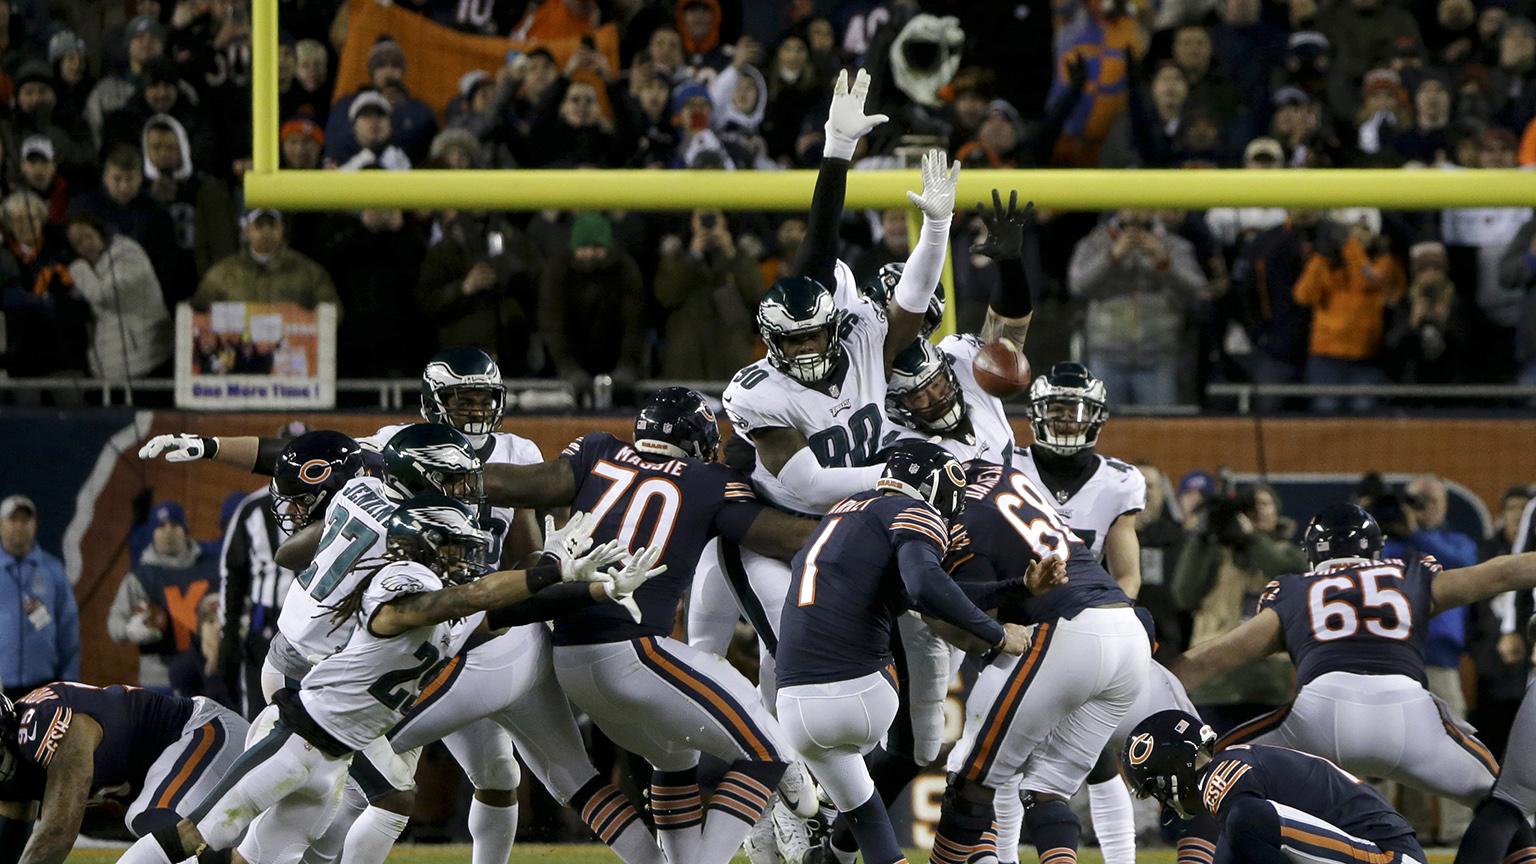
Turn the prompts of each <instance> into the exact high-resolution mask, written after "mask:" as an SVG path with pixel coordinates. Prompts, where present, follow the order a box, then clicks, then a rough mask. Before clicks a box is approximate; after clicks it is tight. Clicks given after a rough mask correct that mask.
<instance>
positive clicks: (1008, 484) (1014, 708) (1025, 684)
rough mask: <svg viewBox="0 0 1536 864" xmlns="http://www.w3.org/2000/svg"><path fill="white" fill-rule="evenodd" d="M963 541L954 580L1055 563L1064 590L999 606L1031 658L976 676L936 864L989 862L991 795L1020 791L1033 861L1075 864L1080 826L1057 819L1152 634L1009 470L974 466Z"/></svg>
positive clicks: (1044, 501)
mask: <svg viewBox="0 0 1536 864" xmlns="http://www.w3.org/2000/svg"><path fill="white" fill-rule="evenodd" d="M966 479H967V487H966V497H967V504H966V508H965V512H964V513H963V514H962V516H961V520H960V522H961V525H962V526H963V527H964V529H965V530H964V534H963V537H962V538H961V539H960V541H959V542H956V544H955V548H954V549H953V550H952V551H951V560H950V562H949V567H950V569H951V572H952V573H954V574H955V578H956V580H957V581H965V582H972V581H982V582H986V581H995V580H997V579H998V578H1008V577H1014V576H1017V575H1019V574H1020V572H1021V571H1022V568H1024V567H1025V566H1027V565H1028V564H1029V563H1030V562H1032V561H1040V560H1044V559H1046V558H1049V557H1051V556H1057V557H1061V558H1064V559H1065V561H1066V568H1067V581H1066V584H1065V585H1063V586H1061V587H1060V588H1057V589H1056V590H1054V591H1051V592H1050V593H1048V594H1044V595H1041V596H1038V597H1031V598H1028V599H1026V600H1024V601H1023V602H1007V603H1005V604H1004V605H1003V607H1002V608H1001V609H1000V618H1001V620H1005V621H1011V622H1015V623H1021V624H1037V625H1038V629H1037V631H1036V633H1035V636H1034V643H1033V644H1032V645H1031V647H1030V650H1029V651H1028V652H1027V653H1025V654H1024V656H1023V657H1021V658H1019V659H1018V661H1017V662H1016V663H1015V662H1011V661H1012V660H1013V658H999V659H998V660H996V661H994V663H993V664H992V665H993V666H1000V667H1002V668H1003V669H1004V670H1005V671H1003V672H1002V673H1001V674H999V673H997V672H993V673H992V674H989V675H984V676H981V677H978V679H977V681H976V684H975V686H973V687H972V688H971V693H970V695H969V698H968V699H967V700H966V708H965V731H964V733H963V735H962V737H961V740H960V742H959V743H958V744H956V745H955V749H954V750H952V751H951V752H950V761H949V768H950V771H951V779H950V783H949V788H948V789H947V790H946V791H945V794H944V804H943V808H942V811H941V816H940V820H939V829H938V836H937V837H936V839H935V840H934V847H933V857H932V860H933V861H936V862H939V864H962V862H965V861H968V860H970V859H971V856H972V855H975V854H978V853H983V852H984V853H989V854H996V850H995V849H994V846H995V840H996V838H995V836H994V835H992V825H993V802H994V798H995V797H996V794H997V790H998V789H1000V788H1004V787H1005V786H1007V785H1013V784H1017V785H1018V786H1019V788H1021V789H1022V790H1023V800H1022V803H1023V806H1024V814H1023V817H1024V818H1023V821H1024V822H1025V823H1026V824H1027V825H1028V826H1029V832H1030V838H1031V840H1032V841H1033V842H1034V844H1035V847H1036V849H1037V850H1038V851H1039V853H1040V859H1041V860H1042V861H1045V862H1052V864H1065V862H1069V861H1075V860H1076V856H1077V843H1078V833H1079V827H1078V822H1077V817H1076V816H1075V815H1074V814H1073V813H1072V810H1071V808H1070V807H1068V806H1067V799H1068V798H1069V797H1071V795H1072V794H1073V793H1075V792H1076V791H1077V789H1078V787H1080V786H1081V785H1082V784H1083V781H1084V780H1085V779H1086V778H1087V776H1088V773H1089V771H1090V770H1092V768H1093V766H1094V764H1095V763H1096V762H1097V760H1098V757H1099V754H1100V753H1101V752H1102V751H1103V749H1104V746H1105V744H1106V743H1107V742H1108V741H1109V739H1110V736H1111V735H1113V734H1114V731H1115V728H1116V727H1117V726H1118V725H1119V724H1120V722H1121V720H1122V719H1123V718H1124V717H1125V715H1126V714H1127V713H1128V712H1129V711H1130V710H1131V708H1132V706H1133V705H1134V704H1135V703H1136V701H1137V699H1138V698H1139V696H1140V693H1141V691H1142V689H1143V682H1144V681H1145V680H1146V679H1147V677H1148V674H1149V668H1150V665H1151V653H1152V646H1151V639H1150V637H1149V633H1148V628H1147V627H1146V626H1145V624H1144V623H1143V622H1142V620H1141V618H1140V617H1139V616H1138V615H1137V613H1136V612H1135V610H1133V609H1132V608H1131V599H1130V597H1128V596H1127V595H1126V593H1125V592H1124V591H1123V590H1122V589H1121V588H1120V586H1119V585H1118V584H1117V583H1116V582H1115V580H1114V579H1113V578H1112V577H1111V576H1110V575H1109V573H1108V572H1106V571H1105V570H1104V568H1103V566H1102V565H1100V564H1099V561H1098V556H1096V555H1095V554H1094V553H1093V552H1092V551H1091V550H1090V549H1089V547H1088V546H1087V545H1086V544H1085V543H1083V542H1082V541H1081V540H1080V539H1079V538H1078V537H1077V536H1076V534H1074V533H1073V531H1072V529H1071V528H1070V527H1069V526H1068V524H1067V523H1066V521H1065V520H1063V519H1062V517H1061V516H1060V515H1059V514H1058V513H1057V512H1056V510H1055V508H1054V507H1053V506H1052V504H1051V502H1050V500H1049V499H1048V498H1047V497H1046V493H1045V492H1044V491H1043V490H1041V489H1040V488H1039V487H1038V486H1036V485H1035V483H1034V482H1033V481H1031V480H1030V478H1029V476H1028V475H1026V474H1025V473H1024V472H1023V471H1022V470H1020V469H1019V468H1016V467H1015V468H1003V467H1002V466H1000V465H994V464H989V463H985V462H972V463H971V464H970V466H969V470H968V472H967V477H966Z"/></svg>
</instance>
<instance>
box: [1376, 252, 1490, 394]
mask: <svg viewBox="0 0 1536 864" xmlns="http://www.w3.org/2000/svg"><path fill="white" fill-rule="evenodd" d="M1447 271H1448V262H1447V259H1446V254H1445V246H1444V245H1442V244H1441V243H1438V242H1435V241H1426V242H1423V243H1418V244H1415V245H1414V247H1413V249H1412V250H1411V257H1410V272H1411V282H1410V283H1409V285H1408V302H1407V304H1406V308H1402V307H1399V308H1396V309H1393V310H1391V311H1390V312H1389V317H1388V325H1387V333H1386V336H1385V341H1384V348H1385V351H1384V352H1383V353H1384V355H1385V357H1386V358H1387V361H1388V363H1389V371H1391V373H1392V378H1393V380H1395V381H1397V382H1399V383H1403V384H1449V383H1452V382H1455V381H1460V380H1462V379H1463V378H1464V376H1465V374H1466V370H1467V368H1468V367H1467V360H1468V357H1469V356H1470V355H1469V354H1468V353H1467V352H1468V351H1470V350H1471V349H1472V343H1471V341H1470V340H1471V335H1470V333H1469V331H1468V329H1467V324H1466V320H1465V315H1464V314H1463V313H1462V310H1461V300H1460V298H1459V297H1457V292H1456V286H1455V285H1453V284H1451V280H1450V276H1449V275H1448V272H1447Z"/></svg>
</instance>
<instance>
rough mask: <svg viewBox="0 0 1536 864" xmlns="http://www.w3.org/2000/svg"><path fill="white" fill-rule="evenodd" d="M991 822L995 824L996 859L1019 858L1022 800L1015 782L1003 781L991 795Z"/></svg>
mask: <svg viewBox="0 0 1536 864" xmlns="http://www.w3.org/2000/svg"><path fill="white" fill-rule="evenodd" d="M992 822H993V823H994V824H995V825H997V860H999V861H1008V862H1013V861H1018V860H1019V830H1020V829H1021V828H1023V827H1024V802H1023V800H1021V799H1020V798H1019V786H1018V784H1017V783H1004V784H1003V786H1002V788H1001V789H998V790H997V793H996V794H995V795H993V796H992Z"/></svg>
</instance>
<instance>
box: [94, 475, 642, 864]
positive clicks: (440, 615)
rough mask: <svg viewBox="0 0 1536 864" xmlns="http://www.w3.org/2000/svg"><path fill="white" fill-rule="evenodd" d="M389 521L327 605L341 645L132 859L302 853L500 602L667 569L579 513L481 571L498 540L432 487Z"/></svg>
mask: <svg viewBox="0 0 1536 864" xmlns="http://www.w3.org/2000/svg"><path fill="white" fill-rule="evenodd" d="M386 450H388V448H386ZM386 455H387V454H386ZM386 526H387V527H386V538H387V539H386V548H387V552H386V555H385V556H384V560H383V561H382V562H380V563H379V565H378V566H373V567H368V568H365V570H364V572H362V573H361V575H360V576H358V577H356V578H354V579H352V580H350V582H349V584H348V586H347V587H346V589H345V591H344V592H343V593H342V594H340V595H339V599H337V600H336V601H335V602H333V603H331V604H329V605H328V606H326V607H324V610H323V612H324V617H325V619H326V620H327V621H329V622H331V623H333V624H336V625H346V629H347V630H348V633H349V635H348V637H347V642H346V644H345V646H344V647H343V648H342V649H341V650H340V651H338V652H336V653H333V654H330V655H328V656H326V657H325V658H324V659H321V660H320V661H319V662H318V663H317V664H315V666H314V668H313V669H311V670H310V671H309V672H308V673H307V674H306V675H305V676H304V680H303V682H302V683H301V684H300V685H299V687H297V688H294V687H291V686H288V687H284V688H282V689H281V690H279V691H278V692H277V693H275V694H274V699H273V703H274V704H272V705H269V706H268V707H267V709H266V710H265V711H264V712H263V714H262V717H261V718H259V719H258V721H257V724H256V727H257V734H258V735H260V736H261V737H259V738H258V740H257V741H256V743H254V744H253V745H252V746H251V747H250V748H249V749H247V750H246V752H245V753H244V754H242V755H241V757H240V758H239V759H237V760H236V761H235V764H234V765H233V766H232V767H231V769H230V770H229V771H228V773H227V774H225V776H224V777H222V778H221V779H220V781H219V783H218V784H217V785H216V786H215V787H214V789H213V790H212V791H211V792H210V793H209V794H208V795H207V796H206V797H205V798H204V799H203V800H202V802H201V803H199V804H198V805H197V806H196V807H195V808H194V810H193V812H192V813H191V814H190V815H189V816H188V817H187V818H185V819H182V820H181V821H180V822H179V823H177V824H176V825H175V826H174V827H171V828H167V829H161V830H156V831H154V832H153V833H152V834H151V835H150V836H148V837H145V838H142V839H141V840H140V841H139V842H137V843H135V844H134V845H133V846H132V847H131V848H129V850H128V851H127V853H125V854H124V855H123V857H122V859H121V860H122V861H123V862H126V864H145V862H158V864H171V862H179V861H184V860H186V859H187V858H191V857H198V858H199V859H201V860H205V861H206V860H217V859H218V858H220V857H222V858H223V860H231V859H230V858H229V857H226V856H219V855H218V854H217V853H220V852H224V851H225V850H229V849H230V848H231V847H233V846H234V845H235V844H236V842H239V844H240V847H239V849H238V850H237V856H238V858H237V860H240V861H252V862H255V861H262V862H266V861H278V862H282V861H294V860H297V858H298V856H299V855H300V854H302V852H303V850H304V848H305V847H307V846H308V845H309V844H310V843H311V842H313V841H314V839H315V838H317V837H318V836H319V835H320V833H321V831H323V830H324V829H325V827H326V826H327V825H328V824H329V823H330V821H331V819H332V818H333V817H334V815H335V812H336V810H337V808H338V807H339V805H340V803H341V793H342V787H343V784H344V782H345V780H346V775H347V768H348V765H349V764H350V763H351V762H352V758H353V756H354V755H355V754H356V753H357V752H358V751H360V750H362V749H364V748H365V747H369V746H371V744H372V742H374V741H377V740H379V739H380V738H381V737H382V736H383V735H384V733H386V732H387V731H388V730H389V728H390V727H391V726H393V725H394V724H395V723H397V722H398V721H399V720H400V718H401V712H402V711H404V710H407V709H408V708H409V707H410V705H411V704H412V703H414V702H415V700H416V699H417V698H418V696H419V694H420V693H421V691H422V689H423V688H424V687H425V686H426V685H427V683H428V682H429V681H431V680H433V679H434V678H435V677H436V676H437V675H439V674H440V673H441V672H442V669H443V668H444V666H445V664H446V663H447V662H449V658H451V657H452V656H454V655H455V654H456V653H457V652H458V649H459V648H460V647H461V646H462V645H463V643H464V642H465V641H467V640H468V639H469V638H470V637H471V636H472V635H474V634H476V633H484V632H485V631H486V630H487V628H489V627H494V626H498V625H497V618H496V612H495V611H492V610H499V609H502V608H505V607H509V606H513V605H514V604H517V603H520V602H522V601H524V600H526V599H528V598H529V597H530V596H533V595H535V594H537V593H539V592H541V591H544V590H555V588H556V586H559V585H561V583H567V582H575V583H581V584H579V585H576V586H575V588H576V592H575V593H585V594H586V595H587V599H588V600H589V601H590V602H592V603H603V602H606V601H608V600H619V599H624V598H625V597H627V596H628V595H629V594H631V593H632V592H633V590H634V589H635V588H637V587H639V585H641V584H643V583H644V581H645V579H647V578H649V577H650V576H652V575H654V574H656V573H659V572H661V569H662V568H655V567H654V566H653V565H654V564H655V561H656V559H657V558H658V557H660V556H659V550H657V551H655V552H649V551H645V550H641V551H639V552H638V553H637V554H635V555H634V556H628V555H626V554H625V553H624V552H623V551H622V550H620V549H619V548H618V547H617V546H616V545H614V544H604V545H602V546H599V547H597V548H593V544H592V539H591V527H592V520H590V519H587V518H585V517H583V518H580V519H573V520H572V521H571V523H569V524H568V525H567V527H566V529H565V530H564V531H560V532H553V533H551V535H550V537H549V538H548V540H547V542H546V545H545V552H546V553H547V555H548V558H547V559H545V561H544V562H541V564H540V565H539V566H536V567H534V568H532V569H529V570H514V571H499V572H496V573H492V574H490V575H487V576H483V577H479V578H476V577H477V576H479V574H480V573H481V572H482V571H483V569H484V562H485V554H486V550H487V547H488V542H487V540H486V537H485V534H484V533H483V532H482V531H481V530H480V529H479V528H478V527H477V526H476V514H475V512H474V511H473V510H471V509H470V508H469V507H468V506H466V505H465V504H463V503H461V502H459V501H457V500H455V499H452V498H449V497H447V496H444V495H441V494H435V493H428V494H422V495H417V496H415V497H412V498H410V499H409V500H407V501H405V502H404V503H402V504H401V505H399V506H398V507H396V508H394V509H393V510H392V511H391V512H390V514H389V515H388V516H387V517H386ZM624 559H628V560H624ZM621 560H622V561H624V563H623V564H622V567H619V566H615V565H618V564H619V562H620V561H621ZM488 611H489V612H490V613H491V614H489V615H487V614H486V613H487V612H488ZM264 730H270V731H264ZM258 816H259V817H260V818H258ZM248 827H249V831H247V828H248ZM242 834H243V835H244V839H243V840H242V839H241V835H242Z"/></svg>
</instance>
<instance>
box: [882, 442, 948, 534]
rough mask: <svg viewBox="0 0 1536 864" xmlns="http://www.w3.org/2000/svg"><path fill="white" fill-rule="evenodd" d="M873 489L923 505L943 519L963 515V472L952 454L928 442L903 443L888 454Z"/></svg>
mask: <svg viewBox="0 0 1536 864" xmlns="http://www.w3.org/2000/svg"><path fill="white" fill-rule="evenodd" d="M875 488H876V489H879V490H881V491H887V492H900V493H901V494H903V495H906V496H908V497H911V498H916V499H917V500H919V501H927V502H928V503H929V504H932V505H933V508H934V509H935V510H937V511H939V514H940V515H941V516H943V517H944V518H945V519H954V518H955V517H957V516H959V515H960V514H961V513H962V512H964V511H965V469H964V468H963V467H961V465H960V460H958V459H956V458H955V457H954V454H952V453H950V452H949V451H948V450H945V449H944V448H943V447H940V446H939V445H937V444H933V443H931V442H928V441H906V442H903V443H902V444H901V445H900V446H899V447H897V448H896V449H895V450H893V451H891V455H890V458H888V459H886V460H885V470H884V471H882V472H881V473H880V479H879V480H877V481H875Z"/></svg>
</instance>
